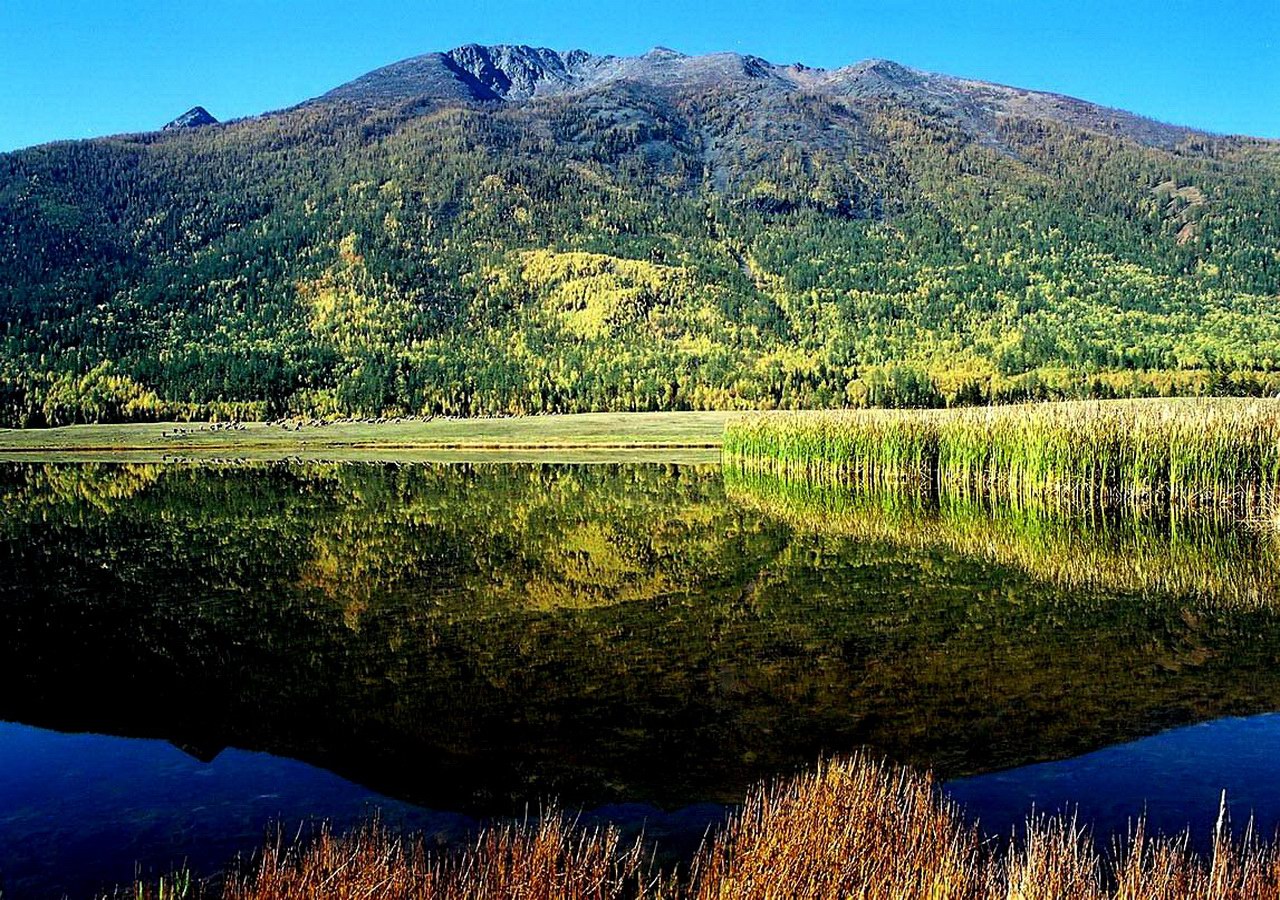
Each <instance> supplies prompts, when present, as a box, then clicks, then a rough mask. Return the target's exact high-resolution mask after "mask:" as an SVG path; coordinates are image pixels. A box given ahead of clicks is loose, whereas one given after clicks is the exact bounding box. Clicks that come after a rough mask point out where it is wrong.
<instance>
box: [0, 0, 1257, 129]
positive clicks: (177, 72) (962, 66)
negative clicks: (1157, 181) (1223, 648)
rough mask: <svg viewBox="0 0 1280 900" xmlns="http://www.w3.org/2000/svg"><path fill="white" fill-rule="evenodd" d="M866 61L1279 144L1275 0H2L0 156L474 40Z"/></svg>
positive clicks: (229, 111)
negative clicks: (1058, 95) (1067, 97)
mask: <svg viewBox="0 0 1280 900" xmlns="http://www.w3.org/2000/svg"><path fill="white" fill-rule="evenodd" d="M472 41H474V42H478V43H526V44H536V45H543V46H549V47H554V48H556V49H570V48H574V47H581V48H582V49H586V50H592V51H594V52H598V53H617V54H631V53H641V52H643V51H645V50H647V49H649V48H650V47H653V46H656V45H662V46H668V47H672V48H675V49H677V50H682V51H684V52H687V53H702V52H707V51H712V50H738V51H741V52H749V53H755V54H757V55H759V56H763V57H765V58H767V59H770V60H772V61H774V62H780V63H790V62H804V63H807V64H809V65H815V66H824V67H833V66H840V65H846V64H848V63H852V62H856V61H857V60H859V59H864V58H866V57H871V56H880V57H887V58H890V59H894V60H897V61H899V62H902V63H906V64H908V65H912V66H917V67H919V68H924V69H929V70H932V71H938V72H946V73H949V74H955V75H964V76H969V77H974V78H984V79H988V80H991V81H999V82H1003V83H1006V84H1016V85H1018V86H1021V87H1030V88H1038V89H1042V90H1053V91H1059V92H1062V93H1067V94H1072V95H1074V96H1078V97H1083V98H1085V99H1088V100H1093V101H1096V102H1100V103H1106V104H1108V105H1112V106H1118V107H1122V108H1124V109H1130V110H1133V111H1135V112H1139V113H1142V114H1144V115H1148V116H1152V117H1154V118H1158V119H1162V120H1165V121H1169V122H1176V123H1178V124H1187V125H1194V126H1197V127H1200V128H1205V129H1208V130H1212V131H1219V132H1230V133H1245V134H1254V135H1260V136H1266V137H1277V138H1280V0H1198V2H1186V0H1162V2H1150V0H1136V2H1125V0H1110V2H1099V0H1077V2H1051V3H1035V2H1033V0H1023V2H1012V0H991V2H970V3H965V2H954V3H947V2H942V0H936V2H906V0H903V2H839V0H834V2H829V3H821V2H809V3H805V4H799V3H789V2H782V0H775V2H767V3H765V2H755V0H743V2H737V3H728V2H720V0H709V2H700V0H676V2H669V0H659V2H642V0H597V2H578V0H575V2H566V3H533V2H520V0H507V2H493V0H451V2H449V3H437V2H418V3H392V2H384V0H342V2H336V0H314V2H309V3H282V2H281V3H278V2H271V0H214V2H193V0H119V2H112V0H0V150H11V149H14V148H17V147H22V146H27V145H30V144H35V143H42V142H45V141H50V140H55V139H60V138H73V137H88V136H94V135H103V134H113V133H118V132H123V131H142V130H149V129H152V128H157V127H159V126H161V125H163V124H164V123H165V122H166V121H168V120H169V119H171V118H173V117H174V116H176V115H178V114H179V113H181V112H183V111H184V110H186V109H187V108H188V107H191V106H193V105H195V104H202V105H204V106H205V107H207V108H208V109H209V110H210V112H212V113H213V114H214V115H215V116H217V117H218V118H221V119H226V118H232V117H236V116H245V115H252V114H254V113H258V112H263V111H266V110H270V109H276V108H279V107H282V106H288V105H291V104H293V103H296V102H298V101H300V100H303V99H306V98H308V97H312V96H315V95H316V94H319V93H322V92H324V91H325V90H327V89H329V88H331V87H333V86H335V85H337V84H340V83H342V82H344V81H347V80H350V79H351V78H353V77H355V76H357V75H360V74H362V73H363V72H366V71H368V70H370V69H373V68H377V67H378V66H380V65H384V64H386V63H389V62H393V61H395V60H397V59H403V58H404V57H407V56H413V55H415V54H418V53H423V52H427V51H430V50H442V49H448V48H450V47H453V46H456V45H458V44H463V43H468V42H472Z"/></svg>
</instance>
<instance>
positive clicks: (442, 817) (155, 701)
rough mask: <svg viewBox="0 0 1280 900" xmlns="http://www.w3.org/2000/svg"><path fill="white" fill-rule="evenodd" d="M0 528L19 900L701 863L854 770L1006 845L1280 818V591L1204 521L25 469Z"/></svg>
mask: <svg viewBox="0 0 1280 900" xmlns="http://www.w3.org/2000/svg"><path fill="white" fill-rule="evenodd" d="M0 500H2V502H3V512H2V513H0V676H2V677H3V684H4V685H5V687H4V689H3V690H2V691H0V720H4V721H6V722H8V723H11V724H7V725H2V726H0V873H3V875H2V877H3V878H4V879H5V882H4V883H5V890H6V893H5V896H6V898H9V897H22V896H45V895H48V894H50V893H56V892H59V891H61V890H72V891H75V892H76V893H78V894H83V893H85V892H87V891H89V890H91V889H93V888H95V887H98V886H102V885H108V884H111V883H115V882H121V881H127V880H128V879H129V878H130V877H131V876H132V873H133V871H134V864H135V861H136V862H138V863H139V864H140V865H141V866H142V867H143V869H144V870H146V871H151V870H156V871H160V870H163V869H165V868H166V867H169V866H171V865H173V864H174V863H175V861H178V862H181V861H182V860H184V859H187V860H190V861H191V862H192V864H193V865H195V866H196V867H197V868H199V869H202V870H205V871H210V870H213V869H216V868H218V867H219V866H220V865H221V863H222V862H224V861H225V860H227V859H229V858H231V857H233V856H234V855H235V854H236V853H237V852H241V853H247V852H251V851H252V850H253V848H254V847H255V846H257V845H258V844H259V843H260V840H261V836H262V834H263V833H264V830H265V829H266V828H267V827H268V826H269V825H270V824H271V823H272V822H280V823H284V826H285V827H286V828H288V829H296V828H297V827H298V824H299V823H300V822H303V821H314V820H316V819H318V818H327V819H332V820H334V821H335V822H338V823H345V822H352V821H357V820H359V819H360V818H361V817H363V816H365V815H367V814H368V812H369V811H370V810H371V809H374V808H380V809H383V810H384V811H385V815H387V816H388V818H389V820H391V821H394V822H397V823H403V824H404V825H405V826H406V827H413V828H416V829H420V830H423V831H425V832H426V833H428V834H429V835H432V836H433V837H436V838H438V839H439V840H440V841H442V842H447V841H450V840H456V839H458V838H459V837H460V836H463V835H465V834H466V833H467V831H468V830H469V829H471V828H473V827H474V826H475V824H476V823H477V822H479V821H483V820H485V819H486V818H489V817H493V816H504V815H513V814H514V815H519V814H522V813H523V811H524V810H525V808H526V805H528V804H530V803H532V804H535V805H536V804H537V803H538V802H539V801H540V800H544V799H546V798H551V797H556V798H559V799H560V801H561V802H562V803H564V804H566V805H568V806H570V807H572V808H582V809H586V810H589V811H592V813H593V815H596V816H598V817H603V818H610V819H614V820H618V821H621V822H623V823H624V824H629V825H630V826H635V827H638V824H639V823H647V826H646V833H647V834H649V835H651V836H656V838H657V839H658V840H659V842H660V843H662V842H665V843H666V844H667V845H669V847H671V848H674V850H673V852H677V853H678V852H683V850H684V849H686V848H687V847H688V846H691V845H692V844H691V842H696V837H697V836H698V835H700V834H701V833H702V830H703V829H704V828H705V827H706V825H707V823H709V822H711V821H714V820H716V819H717V818H718V817H719V816H720V815H722V810H723V808H724V805H725V804H732V803H733V802H735V801H736V800H738V799H740V798H741V796H742V794H743V792H744V790H745V789H746V788H747V786H748V785H750V784H751V783H752V782H753V781H755V780H757V779H759V778H762V777H768V776H772V775H777V774H784V773H788V772H792V771H795V770H797V769H799V768H802V767H804V766H807V765H811V764H812V763H813V762H814V761H815V760H816V759H817V758H818V757H819V756H820V755H821V754H830V753H841V752H850V751H853V750H856V749H858V748H862V747H868V748H871V750H872V751H873V752H874V753H876V754H879V755H886V756H888V757H890V758H892V759H895V760H898V761H901V762H905V763H911V764H915V765H920V766H929V767H932V768H934V769H935V770H936V771H937V772H938V773H939V775H940V776H941V777H943V778H944V779H952V780H954V783H953V785H952V788H953V790H954V792H955V795H956V796H957V797H958V798H960V799H961V800H963V802H964V803H965V804H966V805H967V806H969V807H970V808H971V809H972V811H973V812H974V814H975V815H977V816H979V817H980V818H981V820H982V821H983V822H984V824H986V825H987V826H988V827H990V828H992V830H996V831H1007V830H1009V829H1011V828H1012V827H1013V824H1014V823H1016V822H1017V821H1019V820H1020V819H1021V818H1022V817H1023V816H1024V815H1025V813H1026V812H1027V811H1028V810H1029V809H1030V808H1031V806H1032V805H1033V804H1034V806H1035V807H1036V808H1037V809H1041V810H1050V811H1052V810H1053V809H1054V808H1057V807H1060V806H1067V805H1072V804H1079V805H1080V808H1081V812H1082V815H1088V816H1090V817H1091V820H1092V821H1095V822H1096V823H1097V826H1098V828H1099V829H1100V830H1102V829H1111V828H1115V827H1120V828H1123V826H1124V822H1125V821H1126V817H1128V816H1130V815H1132V814H1133V813H1136V812H1138V811H1140V810H1141V809H1142V807H1143V806H1144V805H1145V806H1146V807H1147V808H1148V809H1149V810H1151V813H1152V816H1153V818H1157V819H1158V820H1159V822H1160V823H1161V824H1162V825H1166V824H1167V826H1168V827H1171V828H1178V827H1182V825H1183V824H1185V823H1188V822H1190V823H1196V824H1199V823H1202V822H1212V820H1213V818H1214V817H1215V816H1216V813H1217V805H1218V796H1219V791H1220V790H1221V788H1223V787H1227V788H1228V791H1229V794H1228V796H1229V797H1231V798H1233V803H1235V804H1236V806H1235V807H1233V812H1234V811H1238V812H1239V813H1240V814H1242V815H1243V814H1247V813H1245V810H1246V809H1251V810H1254V811H1256V812H1257V813H1258V814H1259V815H1260V816H1261V817H1263V819H1264V821H1275V817H1276V815H1277V814H1280V798H1278V797H1277V796H1276V792H1275V791H1274V790H1273V789H1272V790H1268V789H1265V786H1266V785H1268V784H1270V783H1272V781H1273V779H1272V775H1273V774H1274V773H1273V772H1272V764H1271V760H1272V759H1275V758H1276V757H1275V756H1274V755H1273V754H1272V753H1269V752H1268V753H1264V752H1252V751H1249V749H1248V748H1250V747H1266V746H1274V747H1275V748H1276V749H1280V738H1277V735H1278V734H1280V725H1277V724H1276V720H1275V719H1273V718H1272V717H1270V716H1266V715H1261V716H1260V714H1266V713H1271V712H1273V711H1276V710H1280V623H1277V621H1276V615H1275V614H1274V613H1273V612H1272V606H1273V605H1274V603H1273V601H1275V600H1276V599H1277V590H1276V585H1277V583H1280V564H1278V563H1277V562H1276V560H1277V558H1278V551H1277V548H1276V546H1275V540H1274V538H1273V537H1271V536H1268V535H1267V534H1265V533H1262V532H1259V531H1257V530H1251V529H1248V528H1243V527H1240V526H1237V525H1233V524H1230V523H1228V522H1225V521H1223V520H1221V519H1217V518H1214V517H1211V516H1206V515H1201V514H1195V515H1191V514H1182V513H1179V514H1176V515H1175V514H1170V513H1169V512H1168V511H1164V512H1162V513H1161V512H1156V513H1153V512H1151V511H1147V512H1145V513H1143V514H1137V513H1134V512H1132V511H1129V512H1125V513H1115V514H1110V513H1108V514H1101V513H1090V514H1088V515H1084V514H1081V513H1079V512H1078V511H1076V512H1070V513H1068V512H1063V511H1044V510H1038V511H1031V510H1010V509H999V508H990V507H985V506H983V505H981V504H963V503H955V502H947V503H939V502H937V501H924V500H901V499H886V498H878V499H875V500H868V499H866V498H857V497H852V496H847V495H845V494H842V493H840V492H816V493H815V492H803V491H801V492H797V491H796V490H794V489H791V488H789V487H788V486H786V485H778V484H770V483H767V482H762V481H758V480H752V479H747V478H741V477H736V476H733V475H732V473H725V472H722V471H721V469H720V467H719V466H717V465H704V466H697V465H684V466H663V465H647V464H629V465H609V464H598V465H576V466H570V465H536V464H520V465H501V464H491V465H462V464H459V465H444V464H439V465H436V464H421V465H383V464H376V465H375V464H333V465H323V464H307V465H291V464H283V463H280V464H255V465H222V466H216V465H214V466H211V465H202V466H196V465H184V464H169V465H91V464H60V465H36V464H4V465H0ZM1249 716H1252V717H1255V718H1247V719H1240V718H1228V717H1249ZM1259 716H1260V717H1259ZM1219 720H1221V721H1219ZM1199 723H1205V724H1199ZM1179 726H1195V727H1193V728H1190V729H1189V730H1176V731H1167V730H1168V729H1175V728H1178V727H1179ZM1198 729H1199V730H1198ZM1161 732H1167V733H1163V734H1161ZM1151 735H1158V736H1157V737H1150V738H1149V739H1148V740H1145V741H1142V740H1139V739H1142V738H1148V737H1149V736H1151ZM1135 741H1137V743H1133V742H1135ZM1267 741H1270V742H1271V744H1268V743H1267ZM1188 760H1194V761H1195V762H1194V763H1189V762H1188ZM1055 767H1056V768H1055ZM1117 772H1123V773H1125V775H1124V777H1121V778H1117ZM1237 795H1238V796H1237ZM1090 804H1093V805H1092V806H1090ZM1090 810H1093V811H1092V812H1090ZM1157 813H1158V815H1157ZM1166 813H1167V815H1166ZM1266 817H1270V818H1269V819H1268V818H1266ZM691 836H692V837H691Z"/></svg>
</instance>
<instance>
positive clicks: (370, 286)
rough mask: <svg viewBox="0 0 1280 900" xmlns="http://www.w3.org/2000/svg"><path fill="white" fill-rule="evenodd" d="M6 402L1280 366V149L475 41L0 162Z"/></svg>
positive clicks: (126, 404)
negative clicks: (326, 83)
mask: <svg viewBox="0 0 1280 900" xmlns="http://www.w3.org/2000/svg"><path fill="white" fill-rule="evenodd" d="M0 252H3V253H4V255H5V258H6V259H7V260H9V264H8V265H6V266H5V267H4V268H3V270H0V422H8V423H15V424H26V425H42V424H66V423H69V422H77V421H116V420H139V419H148V418H151V419H154V418H158V417H169V418H174V417H177V418H183V417H209V416H218V417H223V418H225V417H239V418H246V417H255V418H258V417H263V416H267V417H270V416H279V415H285V414H288V415H309V416H331V415H382V414H386V413H393V414H394V413H397V412H404V413H446V414H451V415H480V414H512V413H540V412H548V413H550V412H581V411H623V410H654V409H732V408H746V407H766V408H773V407H780V406H783V407H806V406H838V405H953V404H958V403H986V402H1003V401H1008V400H1029V399H1044V398H1050V397H1106V396H1130V395H1139V394H1146V393H1164V394H1168V393H1222V392H1227V393H1265V392H1275V391H1276V390H1278V389H1280V317H1278V316H1277V315H1276V310H1277V309H1278V308H1280V142H1274V141H1271V142H1268V141H1264V140H1257V139H1251V138H1242V137H1229V136H1228V137H1222V136H1215V135H1211V134H1208V133H1204V132H1199V131H1196V130H1194V129H1188V128H1182V127H1179V126H1171V125H1165V124H1163V123H1158V122H1154V121H1151V120H1148V119H1144V118H1142V117H1140V116H1136V115H1133V114H1129V113H1125V112H1123V111H1117V110H1111V109H1108V108H1106V107H1101V106H1098V105H1095V104H1089V103H1086V102H1084V101H1078V100H1074V99H1073V98H1068V97H1064V96H1061V95H1056V94H1048V93H1040V92H1033V91H1024V90H1021V89H1018V88H1011V87H1005V86H1000V85H992V84H988V83H985V82H976V81H972V80H966V79H958V78H954V77H951V76H943V75H934V74H931V73H927V72H921V71H919V70H915V69H910V68H908V67H906V66H902V65H900V64H898V63H894V62H892V61H889V60H881V59H871V60H864V61H862V62H860V63H856V64H854V65H852V66H846V67H843V68H839V69H830V70H827V69H815V68H809V67H807V66H804V65H801V64H793V65H776V64H774V63H770V62H768V61H766V60H764V59H761V58H760V57H755V56H750V55H746V54H739V53H719V54H707V55H703V56H687V55H684V54H681V53H678V52H676V51H672V50H669V49H664V48H655V49H654V50H651V51H649V52H648V53H645V54H642V55H639V56H633V57H612V56H594V55H592V54H589V53H586V52H583V51H567V52H557V51H552V50H547V49H545V48H535V47H528V46H523V45H498V46H495V47H482V46H480V45H464V46H463V47H459V48H455V49H454V50H451V51H447V52H445V53H434V54H424V55H421V56H417V57H412V58H410V59H408V60H402V61H400V62H397V63H392V64H391V65H390V66H386V67H383V68H381V69H376V70H374V71H372V72H369V73H366V74H365V75H362V76H360V77H359V78H356V79H353V80H352V81H350V82H348V83H346V84H345V85H340V86H338V87H335V88H334V89H333V90H332V91H329V92H327V93H326V94H323V95H321V96H320V97H318V98H313V99H312V100H309V101H305V102H303V103H300V104H298V105H296V106H293V107H290V108H288V109H285V110H280V111H277V112H273V113H269V114H264V115H261V116H256V117H250V118H246V119H239V120H234V121H231V122H226V123H222V124H219V125H217V126H212V125H210V126H209V127H197V128H175V129H169V130H166V131H157V132H149V133H144V134H137V135H127V136H122V137H116V138H108V139H98V140H90V141H80V142H66V143H60V144H53V145H45V146H43V147H37V148H31V149H28V150H25V151H18V152H14V153H10V154H4V155H0Z"/></svg>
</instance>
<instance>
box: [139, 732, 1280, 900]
mask: <svg viewBox="0 0 1280 900" xmlns="http://www.w3.org/2000/svg"><path fill="white" fill-rule="evenodd" d="M179 883H180V882H179ZM171 884H172V883H171ZM211 891H212V889H208V888H207V889H206V893H209V892H211ZM200 892H201V889H200V888H199V887H193V888H192V889H191V890H190V891H189V892H186V891H179V892H174V891H173V890H172V888H171V889H170V890H169V891H168V892H166V893H161V892H158V891H157V890H156V886H155V885H139V886H136V887H135V891H134V892H133V896H136V897H138V898H142V897H150V898H156V900H170V898H173V900H181V898H182V897H189V896H194V895H195V894H198V893H200ZM221 896H222V897H224V898H227V900H303V898H308V900H310V898H337V900H367V898H378V900H382V898H394V900H401V898H403V900H409V898H422V900H846V898H859V900H1050V898H1052V900H1174V898H1178V900H1183V898H1196V900H1199V898H1203V900H1273V898H1280V855H1277V852H1276V849H1275V847H1274V846H1273V845H1270V844H1264V843H1262V842H1260V841H1258V840H1257V839H1256V838H1255V837H1254V836H1253V835H1252V833H1251V832H1248V833H1246V836H1245V838H1244V839H1243V840H1242V841H1240V842H1233V841H1232V839H1231V837H1230V835H1229V830H1228V829H1227V828H1226V827H1225V826H1224V825H1222V824H1220V825H1219V828H1218V830H1217V833H1216V834H1215V835H1214V843H1213V849H1212V852H1211V854H1210V855H1209V857H1207V858H1205V857H1203V856H1200V855H1197V854H1196V853H1194V852H1193V851H1192V850H1191V849H1189V843H1188V839H1187V837H1186V836H1185V835H1183V836H1180V837H1175V838H1165V837H1151V836H1150V835H1148V834H1147V833H1146V831H1145V828H1144V827H1143V826H1142V825H1141V824H1139V825H1138V827H1137V830H1136V831H1135V832H1134V834H1132V835H1131V836H1129V837H1128V838H1127V839H1125V840H1123V841H1121V842H1118V843H1117V844H1116V846H1115V848H1114V849H1113V850H1112V851H1111V852H1110V853H1099V852H1098V851H1097V849H1096V847H1095V845H1094V842H1093V841H1092V839H1091V837H1090V836H1089V835H1088V833H1087V832H1085V831H1084V830H1083V829H1081V828H1079V827H1078V826H1077V825H1076V823H1074V822H1072V821H1069V820H1064V819H1061V818H1039V819H1035V820H1033V821H1032V822H1030V823H1029V825H1028V828H1027V835H1026V837H1025V838H1023V839H1021V840H1019V841H1018V842H1017V843H1015V844H1014V845H1012V846H1006V845H1005V844H1004V842H995V841H990V840H986V839H984V838H983V837H982V836H981V835H980V834H979V832H978V830H977V829H976V828H975V827H973V826H971V825H968V824H966V823H965V821H964V818H963V816H962V815H961V813H960V811H959V810H958V809H957V808H956V807H955V806H954V805H953V804H952V803H950V802H949V801H948V800H946V799H945V798H944V797H942V796H941V795H940V793H939V791H938V789H937V786H936V785H935V784H934V782H933V780H932V778H931V777H930V776H928V775H921V774H918V773H914V772H911V771H909V770H906V769H902V768H898V767H896V766H891V765H886V764H882V763H878V762H875V761H872V760H868V759H866V758H864V757H854V758H851V759H846V760H837V761H832V762H827V763H823V764H822V765H820V766H819V767H818V768H817V770H815V771H813V772H810V773H806V774H802V775H799V776H797V777H795V778H791V779H785V780H781V781H777V782H775V783H772V784H768V785H762V786H759V787H757V788H756V789H755V790H753V791H752V792H751V793H750V795H749V796H748V797H747V799H746V801H745V803H744V805H743V807H742V808H741V810H740V811H739V812H737V813H736V814H735V815H734V816H733V817H732V818H731V819H730V821H729V822H728V823H727V824H726V825H725V827H724V828H723V829H721V830H720V832H719V833H718V834H716V835H715V836H714V837H712V838H711V839H710V840H709V841H708V842H707V843H706V845H705V846H704V847H703V849H702V850H701V851H700V852H699V854H698V855H697V857H696V858H695V859H694V861H693V863H692V865H691V866H690V867H689V870H688V871H687V872H684V873H681V874H679V875H677V876H666V877H655V876H654V875H653V873H652V872H651V870H650V868H649V866H648V865H647V864H646V861H645V856H644V853H643V850H642V848H641V844H640V842H636V843H634V844H626V843H624V842H622V841H621V839H620V838H619V836H618V833H617V832H616V831H614V830H612V829H600V830H588V829H584V828H580V827H578V826H577V825H575V824H574V823H572V822H570V821H567V820H566V819H564V818H563V817H561V816H559V815H555V814H552V815H548V816H546V817H544V818H543V819H541V820H540V821H538V822H534V823H525V824H521V825H512V826H506V827H502V828H496V829H492V830H489V831H486V832H485V833H484V834H483V835H482V836H481V837H480V838H479V839H478V840H477V842H476V843H475V844H473V845H472V846H471V847H470V848H468V849H466V850H465V851H461V852H457V853H452V854H446V855H434V854H431V853H428V852H426V851H425V850H424V849H423V847H422V845H421V843H420V842H415V841H406V840H405V839H403V838H401V837H399V836H398V835H396V834H394V833H393V832H391V831H389V830H388V829H386V828H384V827H382V826H381V825H379V824H377V823H374V824H372V825H368V826H365V827H364V828H361V829H358V830H356V831H354V832H352V833H350V834H346V835H334V834H332V833H329V832H324V833H322V834H321V835H320V836H319V837H317V838H315V839H312V840H310V841H307V842H303V843H301V844H299V845H296V846H287V847H286V846H283V845H282V844H281V843H279V842H276V843H273V844H270V845H268V846H267V847H266V849H265V850H264V851H263V852H262V853H261V854H260V855H259V857H258V859H257V860H256V862H255V863H253V864H252V865H251V867H250V868H249V870H248V871H247V873H245V874H242V875H234V876H229V877H228V878H226V879H225V881H224V886H223V889H222V891H221Z"/></svg>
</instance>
